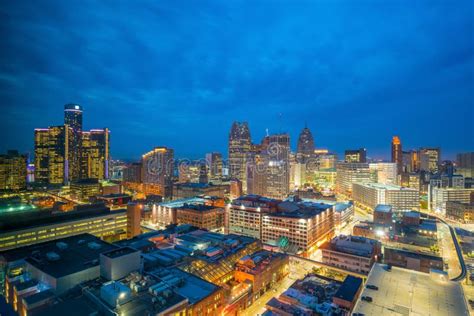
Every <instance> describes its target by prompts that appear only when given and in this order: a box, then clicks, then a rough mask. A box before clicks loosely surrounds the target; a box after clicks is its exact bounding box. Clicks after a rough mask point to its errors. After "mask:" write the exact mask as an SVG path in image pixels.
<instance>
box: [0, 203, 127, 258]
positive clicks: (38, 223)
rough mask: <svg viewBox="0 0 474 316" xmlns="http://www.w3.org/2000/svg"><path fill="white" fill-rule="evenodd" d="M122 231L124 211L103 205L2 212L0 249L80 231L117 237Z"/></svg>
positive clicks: (124, 225) (34, 242)
mask: <svg viewBox="0 0 474 316" xmlns="http://www.w3.org/2000/svg"><path fill="white" fill-rule="evenodd" d="M126 231H127V214H126V210H116V211H110V209H108V208H106V207H104V206H103V205H85V206H80V207H77V208H76V209H75V210H73V211H69V212H59V213H52V212H51V211H49V212H48V211H41V212H34V211H32V212H23V213H15V214H6V215H2V217H1V220H0V251H3V250H7V249H12V248H18V247H21V246H27V245H33V244H37V243H40V242H45V241H50V240H56V239H59V238H64V237H68V236H74V235H78V234H82V233H90V234H93V235H95V236H97V237H103V238H106V237H107V238H109V237H110V238H115V239H119V238H120V237H121V236H125V234H126Z"/></svg>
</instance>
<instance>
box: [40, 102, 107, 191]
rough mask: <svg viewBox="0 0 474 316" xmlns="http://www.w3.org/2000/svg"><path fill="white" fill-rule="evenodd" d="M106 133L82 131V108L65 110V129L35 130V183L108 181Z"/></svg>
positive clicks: (100, 130)
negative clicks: (93, 179) (87, 180)
mask: <svg viewBox="0 0 474 316" xmlns="http://www.w3.org/2000/svg"><path fill="white" fill-rule="evenodd" d="M109 156H110V154H109V130H108V129H107V128H104V129H93V130H90V131H84V130H83V129H82V107H81V106H80V105H78V104H66V105H65V106H64V125H59V126H50V127H49V128H37V129H35V181H36V182H39V183H43V184H68V183H69V182H70V181H77V180H80V179H87V178H95V179H100V180H101V179H107V178H108V177H109V174H108V173H109V166H108V162H109V159H110V157H109Z"/></svg>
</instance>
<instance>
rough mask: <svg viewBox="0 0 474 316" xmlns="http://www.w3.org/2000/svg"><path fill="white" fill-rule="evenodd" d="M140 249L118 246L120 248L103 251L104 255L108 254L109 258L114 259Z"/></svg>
mask: <svg viewBox="0 0 474 316" xmlns="http://www.w3.org/2000/svg"><path fill="white" fill-rule="evenodd" d="M137 251H138V250H136V249H133V248H130V247H123V248H118V249H112V250H110V251H107V252H104V253H102V255H103V256H106V257H108V258H111V259H114V258H118V257H121V256H125V255H128V254H131V253H134V252H137Z"/></svg>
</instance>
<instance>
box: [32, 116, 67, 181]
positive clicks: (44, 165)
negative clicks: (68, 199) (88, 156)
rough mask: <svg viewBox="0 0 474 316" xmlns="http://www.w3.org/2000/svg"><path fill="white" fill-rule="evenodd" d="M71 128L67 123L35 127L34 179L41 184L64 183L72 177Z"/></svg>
mask: <svg viewBox="0 0 474 316" xmlns="http://www.w3.org/2000/svg"><path fill="white" fill-rule="evenodd" d="M72 139H73V130H72V128H71V127H69V126H68V125H62V126H50V127H49V128H36V129H35V181H36V182H38V183H42V184H56V185H62V184H66V183H68V182H69V181H70V179H72V178H73V174H72V169H69V161H70V160H72V156H73V152H72V151H70V148H71V147H72Z"/></svg>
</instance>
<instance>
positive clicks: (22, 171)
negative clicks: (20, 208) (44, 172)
mask: <svg viewBox="0 0 474 316" xmlns="http://www.w3.org/2000/svg"><path fill="white" fill-rule="evenodd" d="M27 163H28V161H27V156H26V155H20V154H19V153H18V151H16V150H9V151H8V152H7V154H6V155H0V190H24V189H26V176H27V170H26V168H27Z"/></svg>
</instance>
